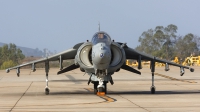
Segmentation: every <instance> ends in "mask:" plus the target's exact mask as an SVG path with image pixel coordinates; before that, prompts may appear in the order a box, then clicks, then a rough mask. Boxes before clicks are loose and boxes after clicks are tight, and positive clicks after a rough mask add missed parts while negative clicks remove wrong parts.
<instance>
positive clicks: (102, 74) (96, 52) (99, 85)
mask: <svg viewBox="0 0 200 112" xmlns="http://www.w3.org/2000/svg"><path fill="white" fill-rule="evenodd" d="M70 59H74V63H73V64H72V65H70V66H68V67H66V68H63V64H62V63H63V60H70ZM126 59H134V60H137V62H138V69H142V64H141V61H142V60H149V61H150V62H151V64H150V65H151V66H150V69H151V73H152V85H151V93H152V94H154V93H155V86H154V72H155V62H159V63H164V64H165V70H166V71H168V70H169V65H173V66H177V67H180V75H181V76H182V75H183V74H184V69H190V71H191V72H193V71H194V69H193V68H189V67H187V66H182V65H180V64H176V63H173V62H170V61H166V60H163V59H159V58H156V57H154V56H150V55H147V54H144V53H141V52H138V51H136V50H134V49H132V48H129V47H128V46H127V44H126V43H120V42H115V41H114V40H111V38H110V36H109V35H108V34H107V33H106V32H103V31H99V32H97V33H95V34H94V36H93V38H92V40H91V42H89V41H86V42H83V43H79V44H76V45H75V46H74V47H73V48H71V49H68V50H66V51H63V52H61V53H58V54H55V55H53V56H49V57H45V58H42V59H39V60H36V61H32V62H28V63H25V64H21V65H18V66H15V67H12V68H8V69H7V70H6V71H7V73H8V72H9V71H10V70H12V69H16V72H17V75H18V76H19V75H20V68H21V67H23V66H27V65H31V66H32V71H33V72H34V71H36V68H35V65H36V64H38V63H45V72H46V88H45V94H46V95H48V94H49V92H50V90H49V88H48V73H49V62H50V61H59V64H60V71H58V73H57V74H62V73H65V72H68V71H70V70H74V69H77V68H80V70H81V71H82V72H85V73H87V74H88V75H89V80H88V84H90V83H92V84H94V93H95V94H97V92H104V93H107V86H106V85H107V83H108V82H110V83H111V84H114V82H113V79H112V75H113V74H114V73H115V72H119V71H120V69H124V70H128V71H130V72H133V73H136V74H141V73H140V71H138V70H136V69H134V68H132V67H129V66H127V65H126V64H125V61H126Z"/></svg>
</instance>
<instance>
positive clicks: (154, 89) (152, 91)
mask: <svg viewBox="0 0 200 112" xmlns="http://www.w3.org/2000/svg"><path fill="white" fill-rule="evenodd" d="M155 91H156V88H155V86H151V94H155Z"/></svg>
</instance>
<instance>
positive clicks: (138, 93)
mask: <svg viewBox="0 0 200 112" xmlns="http://www.w3.org/2000/svg"><path fill="white" fill-rule="evenodd" d="M61 94H62V95H65V94H73V95H75V94H94V93H93V92H87V91H74V92H66V91H65V92H51V93H50V94H49V95H61ZM147 94H149V95H162V94H163V95H174V94H200V91H156V93H155V94H151V92H150V91H112V92H111V91H108V93H107V95H147Z"/></svg>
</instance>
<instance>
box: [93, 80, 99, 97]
mask: <svg viewBox="0 0 200 112" xmlns="http://www.w3.org/2000/svg"><path fill="white" fill-rule="evenodd" d="M98 85H99V82H94V94H97V92H98V89H97V86H98Z"/></svg>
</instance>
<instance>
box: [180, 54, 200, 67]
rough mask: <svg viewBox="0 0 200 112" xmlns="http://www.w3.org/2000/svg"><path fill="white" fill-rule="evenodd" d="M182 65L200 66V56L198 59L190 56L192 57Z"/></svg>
mask: <svg viewBox="0 0 200 112" xmlns="http://www.w3.org/2000/svg"><path fill="white" fill-rule="evenodd" d="M182 65H185V66H194V65H196V66H200V56H197V57H193V56H190V57H187V58H186V59H185V61H184V62H183V63H182Z"/></svg>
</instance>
